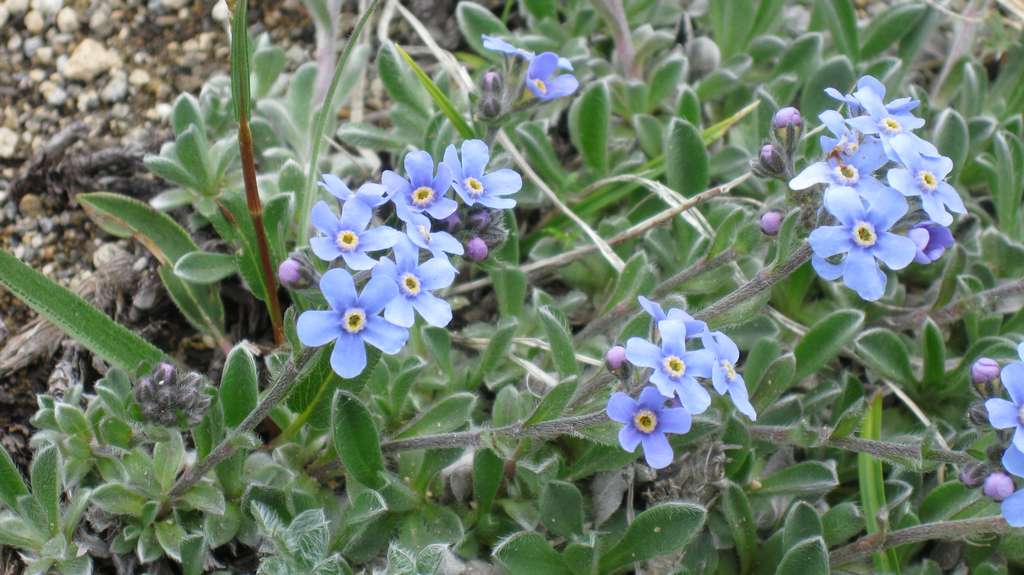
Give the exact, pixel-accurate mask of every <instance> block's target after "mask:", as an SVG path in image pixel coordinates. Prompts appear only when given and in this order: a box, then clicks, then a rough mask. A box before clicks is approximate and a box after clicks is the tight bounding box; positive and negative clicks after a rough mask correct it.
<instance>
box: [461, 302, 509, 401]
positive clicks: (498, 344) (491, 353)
mask: <svg viewBox="0 0 1024 575" xmlns="http://www.w3.org/2000/svg"><path fill="white" fill-rule="evenodd" d="M518 327H519V323H518V322H517V321H516V320H515V318H514V317H510V318H506V319H502V320H501V321H500V322H499V323H498V328H497V330H496V331H495V332H494V334H493V335H491V341H490V343H488V344H487V347H486V348H484V352H483V354H482V355H481V356H480V359H479V361H478V362H477V367H476V369H475V370H474V371H473V374H472V375H471V376H470V378H469V382H468V384H467V387H468V389H476V388H477V387H478V386H479V385H480V382H482V381H483V380H484V377H486V376H487V374H489V373H491V372H492V371H493V370H494V368H495V367H496V366H497V365H498V362H499V361H501V360H503V359H505V356H507V355H508V352H509V349H510V348H511V347H512V338H513V337H514V336H515V334H516V328H518Z"/></svg>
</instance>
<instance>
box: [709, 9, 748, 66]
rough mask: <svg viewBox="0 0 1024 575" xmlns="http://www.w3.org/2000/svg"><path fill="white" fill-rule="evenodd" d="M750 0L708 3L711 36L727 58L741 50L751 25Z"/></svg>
mask: <svg viewBox="0 0 1024 575" xmlns="http://www.w3.org/2000/svg"><path fill="white" fill-rule="evenodd" d="M750 4H751V2H750V0H716V1H715V2H711V3H709V4H708V8H709V12H708V16H709V19H710V21H711V26H712V30H713V31H714V33H713V34H712V37H713V38H714V39H715V41H716V42H717V43H718V44H719V46H720V47H721V49H722V56H724V57H726V58H728V57H729V56H732V55H733V54H737V53H739V52H742V51H743V49H744V48H745V47H746V41H747V38H748V36H749V33H750V29H751V27H752V26H753V23H754V21H753V19H751V18H750V10H751V7H750Z"/></svg>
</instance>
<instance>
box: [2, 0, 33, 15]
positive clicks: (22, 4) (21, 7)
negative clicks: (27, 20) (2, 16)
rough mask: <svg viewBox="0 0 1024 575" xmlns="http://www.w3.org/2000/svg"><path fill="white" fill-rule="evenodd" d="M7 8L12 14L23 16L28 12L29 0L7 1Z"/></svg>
mask: <svg viewBox="0 0 1024 575" xmlns="http://www.w3.org/2000/svg"><path fill="white" fill-rule="evenodd" d="M5 6H7V9H8V10H10V11H11V14H15V15H17V14H21V13H22V12H24V11H25V10H28V0H7V3H6V4H5Z"/></svg>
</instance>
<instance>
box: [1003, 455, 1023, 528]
mask: <svg viewBox="0 0 1024 575" xmlns="http://www.w3.org/2000/svg"><path fill="white" fill-rule="evenodd" d="M1003 467H1005V468H1006V470H1007V471H1009V472H1010V473H1012V474H1014V475H1016V476H1017V477H1024V453H1021V451H1020V449H1018V448H1017V447H1015V446H1014V445H1010V446H1009V447H1007V448H1006V452H1005V453H1003ZM1001 510H1002V512H1003V517H1005V518H1006V522H1007V523H1009V524H1010V525H1011V526H1013V527H1024V489H1020V490H1018V491H1016V492H1015V493H1014V494H1013V495H1010V496H1009V497H1007V498H1005V499H1003V502H1002V509H1001Z"/></svg>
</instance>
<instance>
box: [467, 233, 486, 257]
mask: <svg viewBox="0 0 1024 575" xmlns="http://www.w3.org/2000/svg"><path fill="white" fill-rule="evenodd" d="M487 251H488V250H487V242H485V241H484V240H483V238H481V237H480V236H473V238H472V239H470V240H469V241H468V242H466V257H468V258H469V259H471V260H473V261H475V262H479V261H483V260H484V259H486V258H487Z"/></svg>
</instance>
